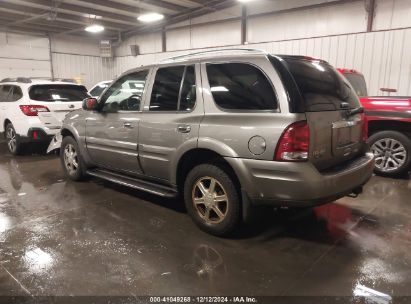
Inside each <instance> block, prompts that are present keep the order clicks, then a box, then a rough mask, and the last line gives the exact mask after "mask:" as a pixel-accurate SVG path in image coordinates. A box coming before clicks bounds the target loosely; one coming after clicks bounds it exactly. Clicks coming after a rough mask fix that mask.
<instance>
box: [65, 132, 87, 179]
mask: <svg viewBox="0 0 411 304" xmlns="http://www.w3.org/2000/svg"><path fill="white" fill-rule="evenodd" d="M69 144H71V145H72V146H73V147H74V149H75V150H76V152H77V158H78V169H77V171H76V172H75V173H74V174H70V173H69V172H68V171H67V168H66V165H65V163H64V149H65V148H66V146H67V145H69ZM60 162H61V166H62V167H63V170H64V173H65V174H66V175H67V176H68V177H69V178H70V179H71V180H73V181H80V180H82V179H83V178H84V176H85V170H84V164H83V161H82V158H81V154H80V150H79V146H78V144H77V141H76V140H75V139H74V138H73V137H71V136H66V137H64V138H63V141H62V143H61V149H60Z"/></svg>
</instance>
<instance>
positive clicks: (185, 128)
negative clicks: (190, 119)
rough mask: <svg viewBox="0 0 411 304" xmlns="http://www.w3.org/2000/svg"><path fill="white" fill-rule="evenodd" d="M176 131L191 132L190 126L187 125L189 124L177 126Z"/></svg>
mask: <svg viewBox="0 0 411 304" xmlns="http://www.w3.org/2000/svg"><path fill="white" fill-rule="evenodd" d="M177 131H178V132H180V133H190V132H191V126H189V125H181V126H178V127H177Z"/></svg>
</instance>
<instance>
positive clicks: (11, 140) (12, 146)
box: [6, 128, 17, 152]
mask: <svg viewBox="0 0 411 304" xmlns="http://www.w3.org/2000/svg"><path fill="white" fill-rule="evenodd" d="M6 137H7V145H8V147H9V150H10V152H15V151H16V148H17V135H16V131H14V129H13V128H8V129H7V134H6Z"/></svg>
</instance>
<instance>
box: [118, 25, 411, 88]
mask: <svg viewBox="0 0 411 304" xmlns="http://www.w3.org/2000/svg"><path fill="white" fill-rule="evenodd" d="M239 47H244V46H239ZM247 47H250V48H258V49H263V50H266V51H268V52H270V53H273V54H290V55H307V56H313V57H317V58H322V59H324V60H327V61H329V62H330V63H331V64H332V65H334V66H335V67H343V68H349V69H356V70H359V71H361V72H363V74H364V76H365V78H366V80H367V83H368V88H369V93H370V94H371V95H381V94H382V92H381V91H380V88H382V87H385V88H387V87H388V88H395V89H397V90H398V95H411V56H410V55H409V54H411V29H402V30H390V31H381V32H371V33H359V34H349V35H338V36H331V37H319V38H309V39H296V40H288V41H281V42H269V43H260V44H249V45H247ZM216 49H221V48H216ZM196 51H199V50H196ZM184 53H189V51H180V52H168V53H157V54H148V55H141V56H138V57H132V56H124V57H118V58H116V60H115V65H114V70H113V76H117V75H120V74H121V73H123V72H124V71H126V70H128V69H130V68H133V67H137V66H141V65H143V64H149V63H152V62H156V61H158V60H160V59H163V58H167V57H171V56H177V55H180V54H184Z"/></svg>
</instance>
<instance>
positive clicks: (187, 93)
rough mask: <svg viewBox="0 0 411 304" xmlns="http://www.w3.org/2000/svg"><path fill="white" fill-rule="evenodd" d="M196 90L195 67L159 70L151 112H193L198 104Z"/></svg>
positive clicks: (175, 67)
mask: <svg viewBox="0 0 411 304" xmlns="http://www.w3.org/2000/svg"><path fill="white" fill-rule="evenodd" d="M196 89H197V87H196V78H195V68H194V66H174V67H167V68H161V69H158V70H157V74H156V78H155V81H154V85H153V90H152V92H151V101H150V111H152V112H155V111H191V110H192V109H193V108H194V106H195V103H196V98H197V97H196Z"/></svg>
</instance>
